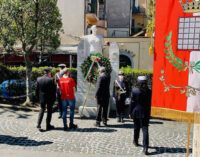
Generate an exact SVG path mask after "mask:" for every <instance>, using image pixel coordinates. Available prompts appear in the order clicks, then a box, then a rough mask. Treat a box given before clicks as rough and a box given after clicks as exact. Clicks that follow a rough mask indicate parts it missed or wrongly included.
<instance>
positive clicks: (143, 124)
mask: <svg viewBox="0 0 200 157" xmlns="http://www.w3.org/2000/svg"><path fill="white" fill-rule="evenodd" d="M148 126H149V119H145V118H141V119H140V118H134V142H135V143H138V139H139V136H140V128H142V132H143V147H144V148H148V147H149V131H148Z"/></svg>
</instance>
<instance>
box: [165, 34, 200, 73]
mask: <svg viewBox="0 0 200 157" xmlns="http://www.w3.org/2000/svg"><path fill="white" fill-rule="evenodd" d="M171 37H172V31H170V33H169V35H168V36H167V37H166V39H167V40H166V42H165V48H166V49H165V50H164V52H165V53H166V58H167V59H168V60H169V63H172V64H173V66H174V67H175V68H176V69H178V70H179V72H181V71H186V70H187V69H189V72H190V73H193V70H195V71H197V72H198V73H200V61H197V62H196V63H195V62H190V63H188V62H187V61H186V62H184V63H183V61H182V60H181V59H180V58H178V57H176V56H175V55H174V53H173V50H172V45H171V43H172V41H171Z"/></svg>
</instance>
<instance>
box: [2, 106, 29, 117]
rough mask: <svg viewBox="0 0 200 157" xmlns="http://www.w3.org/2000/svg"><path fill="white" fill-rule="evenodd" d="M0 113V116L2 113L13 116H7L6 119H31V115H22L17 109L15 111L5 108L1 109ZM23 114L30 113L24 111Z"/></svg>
mask: <svg viewBox="0 0 200 157" xmlns="http://www.w3.org/2000/svg"><path fill="white" fill-rule="evenodd" d="M1 110H3V111H1V112H0V115H3V114H4V113H6V112H7V113H13V115H8V117H13V116H14V115H16V116H17V118H19V119H28V118H29V117H31V116H32V115H31V114H26V113H23V114H20V113H18V111H19V110H18V109H15V108H10V109H7V108H1ZM25 112H30V111H25Z"/></svg>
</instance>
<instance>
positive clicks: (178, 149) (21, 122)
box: [0, 108, 193, 157]
mask: <svg viewBox="0 0 200 157" xmlns="http://www.w3.org/2000/svg"><path fill="white" fill-rule="evenodd" d="M37 117H38V113H37V112H25V111H16V110H12V109H7V108H0V152H1V150H2V151H3V150H5V149H8V150H10V152H11V151H22V150H24V151H29V152H41V153H44V152H49V153H51V152H54V153H55V152H58V153H59V152H61V153H66V154H72V155H73V154H74V153H75V154H77V156H87V155H88V156H99V155H100V156H113V155H114V156H133V157H140V156H143V155H142V147H137V148H136V147H134V145H133V144H132V141H133V123H132V121H131V120H130V119H126V121H125V123H124V124H122V123H117V122H116V119H113V118H110V119H109V121H108V124H109V126H108V127H100V128H96V127H94V125H93V124H94V122H95V121H94V120H91V119H90V120H88V119H80V118H79V116H78V115H76V118H75V123H76V124H78V126H79V128H78V129H77V130H76V131H68V132H64V131H63V125H62V119H58V118H57V117H58V113H54V114H53V117H52V125H54V126H55V127H56V129H55V130H52V131H48V132H39V131H38V130H37V129H36V122H37ZM45 123H46V114H45V116H44V118H43V123H42V127H43V128H45ZM192 131H193V128H191V140H190V143H191V144H190V152H192V149H191V147H192ZM149 134H150V149H149V152H150V155H149V156H156V157H157V156H158V157H165V156H166V157H168V156H170V157H171V156H172V157H173V156H174V157H175V156H177V157H179V156H180V157H185V155H186V147H187V124H186V123H181V122H175V121H167V120H159V119H151V122H150V127H149ZM140 136H141V137H140V141H139V143H140V144H141V143H142V132H141V134H140ZM8 153H9V151H8ZM190 156H192V155H191V154H190ZM49 157H50V156H49Z"/></svg>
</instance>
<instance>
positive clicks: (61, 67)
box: [55, 64, 66, 118]
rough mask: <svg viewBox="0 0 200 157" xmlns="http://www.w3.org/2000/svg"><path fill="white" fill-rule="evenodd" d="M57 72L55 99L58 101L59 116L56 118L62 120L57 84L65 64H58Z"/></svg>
mask: <svg viewBox="0 0 200 157" xmlns="http://www.w3.org/2000/svg"><path fill="white" fill-rule="evenodd" d="M58 67H59V72H57V73H56V74H55V81H56V85H57V86H56V98H57V101H58V111H59V116H58V118H62V100H61V93H60V88H59V85H58V82H59V80H60V78H61V77H62V76H63V69H64V68H65V67H66V65H65V64H59V65H58Z"/></svg>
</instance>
